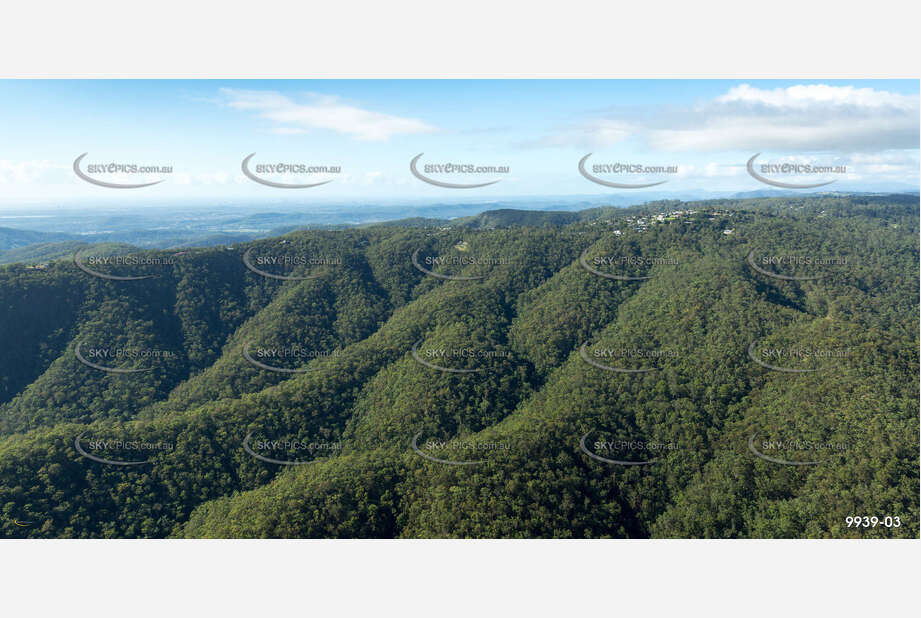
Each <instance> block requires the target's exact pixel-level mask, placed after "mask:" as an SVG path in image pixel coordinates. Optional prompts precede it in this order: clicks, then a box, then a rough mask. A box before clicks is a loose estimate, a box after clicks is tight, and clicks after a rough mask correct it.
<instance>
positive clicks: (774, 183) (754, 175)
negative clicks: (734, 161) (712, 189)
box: [745, 152, 835, 189]
mask: <svg viewBox="0 0 921 618" xmlns="http://www.w3.org/2000/svg"><path fill="white" fill-rule="evenodd" d="M760 156H761V153H760V152H759V153H758V154H756V155H755V156H753V157H752V158H751V159H749V160H748V163H747V164H746V166H745V167H746V168H748V173H749V174H750V175H751V177H752V178H754V179H755V180H757V181H758V182H763V183H764V184H766V185H771V186H772V187H780V188H781V189H814V188H815V187H824V186H825V185H830V184H831V183H833V182H835V181H834V180H829V181H828V182H820V183H817V184H813V185H795V184H792V183H789V182H778V181H776V180H771V179H769V178H765V177H764V176H762V175H760V174H759V173H758V172H756V171H755V167H754V165H753V164H754V162H755V159H757V158H758V157H760Z"/></svg>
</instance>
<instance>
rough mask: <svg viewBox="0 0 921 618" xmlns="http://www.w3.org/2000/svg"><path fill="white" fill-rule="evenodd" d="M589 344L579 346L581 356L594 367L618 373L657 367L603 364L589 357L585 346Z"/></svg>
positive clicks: (638, 371) (652, 369)
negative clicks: (625, 367) (626, 367)
mask: <svg viewBox="0 0 921 618" xmlns="http://www.w3.org/2000/svg"><path fill="white" fill-rule="evenodd" d="M587 345H588V343H583V344H582V347H581V348H579V356H581V357H582V360H584V361H585V362H586V363H588V364H589V365H592V366H593V367H598V368H599V369H604V370H605V371H616V372H618V373H645V372H647V371H655V370H656V368H655V367H648V368H646V369H621V368H620V367H611V366H609V365H602V364H601V363H598V362H595V361H593V360H592V359H591V358H590V357H589V355H588V352H586V351H585V347H586V346H587Z"/></svg>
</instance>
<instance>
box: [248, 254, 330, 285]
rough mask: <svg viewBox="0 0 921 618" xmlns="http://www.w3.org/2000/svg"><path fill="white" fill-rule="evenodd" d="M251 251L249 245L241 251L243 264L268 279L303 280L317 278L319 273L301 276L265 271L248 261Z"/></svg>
mask: <svg viewBox="0 0 921 618" xmlns="http://www.w3.org/2000/svg"><path fill="white" fill-rule="evenodd" d="M252 252H253V248H252V247H250V248H249V249H247V250H246V252H245V253H243V265H244V266H246V268H248V269H249V270H251V271H252V272H254V273H256V274H257V275H262V276H263V277H268V278H269V279H281V280H283V281H303V280H305V279H317V278H318V277H320V275H306V276H303V277H295V276H287V275H273V274H272V273H267V272H265V271H264V270H259V269H258V268H256V267H255V266H253V263H252V262H251V261H250V258H249V255H250V253H252Z"/></svg>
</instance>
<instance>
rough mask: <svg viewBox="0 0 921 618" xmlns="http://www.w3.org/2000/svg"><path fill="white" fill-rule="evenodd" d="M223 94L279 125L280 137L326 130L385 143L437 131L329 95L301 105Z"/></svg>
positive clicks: (245, 93) (268, 95)
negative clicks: (394, 137)
mask: <svg viewBox="0 0 921 618" xmlns="http://www.w3.org/2000/svg"><path fill="white" fill-rule="evenodd" d="M220 93H221V96H222V97H223V99H224V103H225V104H226V105H227V106H229V107H231V108H233V109H238V110H241V111H248V112H255V113H256V115H257V116H259V117H260V118H264V119H266V120H270V121H272V122H275V123H278V125H280V126H278V127H275V128H274V129H273V131H274V132H276V133H282V134H293V133H298V132H305V131H308V130H315V129H326V130H330V131H335V132H337V133H344V134H346V135H349V136H351V137H353V138H355V139H358V140H365V141H385V140H388V139H390V138H391V137H393V136H395V135H413V134H418V133H431V132H433V131H435V130H436V129H435V127H433V126H431V125H428V124H426V123H425V122H423V121H421V120H416V119H414V118H403V117H400V116H392V115H390V114H384V113H381V112H375V111H371V110H367V109H362V108H360V107H355V106H354V105H350V104H348V103H345V102H343V101H341V100H340V99H339V98H338V97H332V96H327V95H317V94H308V95H306V97H305V98H306V100H305V101H302V102H297V101H294V100H292V99H291V98H289V97H287V96H285V95H283V94H281V93H278V92H270V91H261V90H236V89H231V88H221V90H220Z"/></svg>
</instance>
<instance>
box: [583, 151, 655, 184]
mask: <svg viewBox="0 0 921 618" xmlns="http://www.w3.org/2000/svg"><path fill="white" fill-rule="evenodd" d="M590 156H592V153H591V152H590V153H588V154H587V155H585V156H584V157H582V158H581V159H579V173H580V174H582V175H583V176H585V177H586V178H588V179H589V180H591V181H592V182H594V183H596V184H599V185H604V186H605V187H611V188H613V189H645V188H646V187H654V186H656V185H661V184H664V183H666V182H668V181H667V180H660V181H659V182H651V183H648V184H640V185H633V184H624V183H622V182H611V181H609V180H602V179H601V178H598V177H597V176H592V175H591V174H589V173H588V170H586V169H585V161H586V160H588V158H589V157H590Z"/></svg>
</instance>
